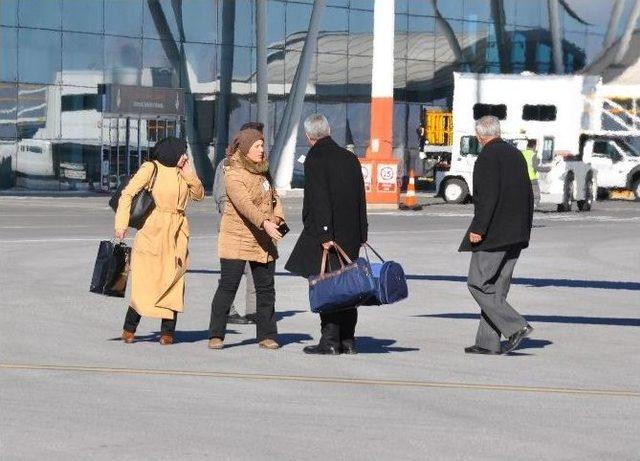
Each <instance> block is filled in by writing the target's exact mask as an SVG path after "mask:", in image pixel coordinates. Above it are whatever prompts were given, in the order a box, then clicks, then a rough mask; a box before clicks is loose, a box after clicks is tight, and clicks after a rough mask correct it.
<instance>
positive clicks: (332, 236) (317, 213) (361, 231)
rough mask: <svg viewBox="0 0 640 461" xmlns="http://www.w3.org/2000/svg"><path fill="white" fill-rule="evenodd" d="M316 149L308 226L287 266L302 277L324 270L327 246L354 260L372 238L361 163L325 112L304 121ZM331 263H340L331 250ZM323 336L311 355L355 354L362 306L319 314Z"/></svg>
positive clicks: (309, 171)
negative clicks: (341, 141)
mask: <svg viewBox="0 0 640 461" xmlns="http://www.w3.org/2000/svg"><path fill="white" fill-rule="evenodd" d="M304 128H305V132H306V134H307V139H308V141H309V144H310V145H311V149H310V150H309V153H308V154H307V157H306V159H305V161H304V202H303V208H302V221H303V224H304V229H303V230H302V233H301V234H300V238H299V239H298V242H297V243H296V246H295V247H294V249H293V252H292V253H291V256H290V257H289V260H288V261H287V264H286V265H285V269H286V270H288V271H289V272H293V273H294V274H298V275H300V276H302V277H307V278H308V277H309V276H311V275H317V274H319V273H320V263H321V260H322V253H323V249H330V248H331V247H332V246H333V245H334V243H337V244H338V245H340V247H342V249H343V250H344V251H345V252H346V253H347V255H348V256H349V257H350V258H351V259H356V258H357V257H358V255H359V252H360V247H361V246H362V244H363V243H365V242H366V241H367V227H368V224H367V203H366V199H365V190H364V180H363V178H362V169H361V167H360V162H359V161H358V159H357V158H356V156H355V155H353V153H351V152H349V151H348V150H346V149H343V148H342V147H340V146H339V145H338V144H336V143H335V141H333V139H331V137H330V129H329V123H328V122H327V119H326V118H325V117H324V115H320V114H314V115H311V116H309V117H307V119H306V120H305V122H304ZM329 253H330V257H329V260H330V264H331V267H333V268H334V269H335V268H338V267H340V263H339V261H338V259H337V255H336V252H335V251H333V250H332V251H330V252H329ZM320 319H321V330H322V337H321V339H320V342H319V343H318V345H315V346H307V347H305V348H304V352H306V353H307V354H329V355H337V354H340V353H345V354H356V353H357V350H356V347H355V342H354V333H355V328H356V322H357V321H358V311H357V309H356V307H355V306H354V307H353V308H351V309H346V310H341V311H339V312H333V313H326V314H320Z"/></svg>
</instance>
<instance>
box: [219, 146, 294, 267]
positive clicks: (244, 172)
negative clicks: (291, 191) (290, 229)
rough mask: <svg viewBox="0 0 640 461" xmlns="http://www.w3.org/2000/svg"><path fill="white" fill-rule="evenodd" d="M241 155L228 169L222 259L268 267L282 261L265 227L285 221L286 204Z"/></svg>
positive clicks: (226, 171) (221, 245)
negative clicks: (267, 264) (259, 263)
mask: <svg viewBox="0 0 640 461" xmlns="http://www.w3.org/2000/svg"><path fill="white" fill-rule="evenodd" d="M238 155H239V154H236V156H234V157H232V158H231V160H230V162H229V167H227V168H226V169H225V188H226V191H227V203H226V205H225V208H224V212H223V213H222V220H221V222H220V234H219V235H218V256H219V257H220V259H241V260H244V261H257V262H261V263H267V262H270V261H273V260H274V259H276V258H277V257H278V251H277V249H276V243H275V241H274V240H272V239H271V237H269V236H268V235H267V233H266V232H265V231H264V229H263V228H262V223H263V222H264V221H265V220H268V219H270V220H273V221H276V222H279V221H280V220H282V221H284V212H283V210H282V202H281V201H280V197H279V196H278V194H277V193H276V191H275V190H272V189H271V188H270V187H269V183H268V181H267V179H266V177H265V176H264V175H263V174H259V173H255V172H252V171H249V170H248V169H247V168H246V165H245V164H244V163H243V162H242V161H241V160H240V158H239V157H238ZM245 161H247V160H245ZM274 199H275V206H274V205H273V200H274Z"/></svg>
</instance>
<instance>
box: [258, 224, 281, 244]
mask: <svg viewBox="0 0 640 461" xmlns="http://www.w3.org/2000/svg"><path fill="white" fill-rule="evenodd" d="M262 227H263V228H264V231H265V232H266V233H267V234H268V235H269V237H271V238H272V239H275V240H280V239H281V238H282V234H280V232H278V225H277V224H276V223H274V222H273V221H269V220H268V219H266V220H265V221H264V222H263V223H262Z"/></svg>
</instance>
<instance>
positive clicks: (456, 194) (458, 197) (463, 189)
mask: <svg viewBox="0 0 640 461" xmlns="http://www.w3.org/2000/svg"><path fill="white" fill-rule="evenodd" d="M468 196H469V187H468V186H467V183H466V182H465V181H464V180H462V179H457V178H455V179H448V180H447V181H446V182H445V183H444V186H443V187H442V197H443V198H444V201H445V202H447V203H462V202H464V201H465V200H466V199H467V197H468Z"/></svg>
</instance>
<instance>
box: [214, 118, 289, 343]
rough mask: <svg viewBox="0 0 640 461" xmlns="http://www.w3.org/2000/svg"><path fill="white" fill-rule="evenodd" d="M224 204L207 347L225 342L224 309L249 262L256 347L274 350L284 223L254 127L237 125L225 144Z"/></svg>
mask: <svg viewBox="0 0 640 461" xmlns="http://www.w3.org/2000/svg"><path fill="white" fill-rule="evenodd" d="M227 157H228V159H229V166H228V167H227V169H226V171H225V189H226V192H227V203H226V205H225V208H224V211H223V214H222V220H221V223H220V233H219V236H218V256H219V257H220V268H221V271H220V280H219V282H218V289H217V290H216V293H215V295H214V297H213V301H212V302H211V322H210V324H209V348H211V349H222V348H223V346H224V337H225V330H226V327H227V314H228V313H229V309H230V307H231V303H232V302H233V299H234V297H235V295H236V291H237V290H238V285H239V284H240V279H241V277H242V273H243V271H244V268H245V265H246V263H247V262H249V265H250V267H251V273H252V275H253V281H254V284H255V289H256V311H257V312H256V329H257V339H258V343H259V345H260V347H262V348H265V349H278V348H279V347H280V345H279V344H278V342H277V336H278V329H277V325H276V317H275V288H274V273H275V260H276V259H277V257H278V252H277V249H276V242H277V241H278V240H280V239H281V238H282V235H281V234H280V232H278V225H280V224H281V223H282V222H284V213H283V210H282V203H281V202H280V198H279V197H278V194H277V193H276V191H275V189H274V188H273V185H272V184H271V178H270V176H269V163H268V162H267V160H266V158H265V153H264V148H263V136H262V133H261V132H260V131H258V130H255V129H252V128H248V129H244V130H240V131H239V132H238V133H237V134H236V135H235V136H234V138H233V141H232V142H231V144H230V146H229V149H227Z"/></svg>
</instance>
